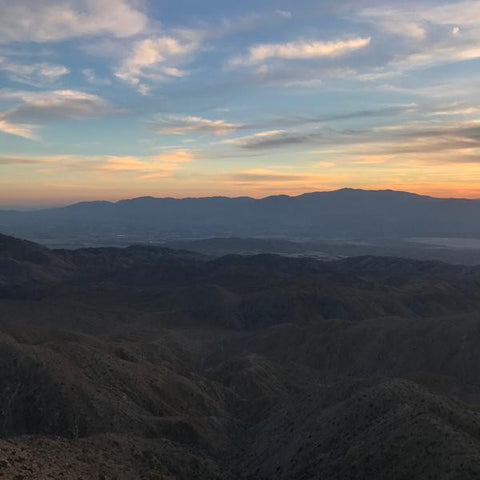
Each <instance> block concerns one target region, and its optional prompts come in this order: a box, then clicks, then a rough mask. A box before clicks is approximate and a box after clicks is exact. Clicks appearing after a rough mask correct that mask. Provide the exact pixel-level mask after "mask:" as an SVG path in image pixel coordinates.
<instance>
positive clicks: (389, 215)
mask: <svg viewBox="0 0 480 480" xmlns="http://www.w3.org/2000/svg"><path fill="white" fill-rule="evenodd" d="M0 231H3V232H5V233H9V234H12V235H17V236H22V237H23V238H36V239H41V238H44V237H49V236H50V237H51V236H55V237H57V238H58V237H62V236H63V237H68V236H72V237H73V236H78V235H83V236H85V235H103V236H110V237H112V238H113V237H115V236H120V235H129V236H134V235H138V236H139V237H140V238H146V237H148V236H154V237H156V238H167V239H168V238H183V237H186V238H201V237H205V236H210V237H211V236H224V237H225V236H227V237H228V236H243V237H255V236H265V237H274V236H282V237H286V238H292V239H301V238H309V239H315V238H335V239H338V238H340V239H352V238H356V239H362V238H402V237H429V236H433V237H434V236H447V237H448V236H455V237H480V200H466V199H444V198H433V197H427V196H420V195H416V194H411V193H406V192H396V191H390V190H385V191H367V190H353V189H342V190H337V191H333V192H315V193H308V194H303V195H300V196H296V197H290V196H287V195H280V196H272V197H267V198H263V199H258V200H257V199H253V198H248V197H241V198H227V197H208V198H186V199H174V198H153V197H142V198H135V199H131V200H122V201H119V202H115V203H112V202H83V203H77V204H74V205H70V206H67V207H62V208H51V209H44V210H36V211H6V210H3V211H0Z"/></svg>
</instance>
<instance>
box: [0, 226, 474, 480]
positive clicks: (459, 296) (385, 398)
mask: <svg viewBox="0 0 480 480" xmlns="http://www.w3.org/2000/svg"><path fill="white" fill-rule="evenodd" d="M479 311H480V267H466V266H454V265H448V264H445V263H441V262H436V261H429V262H422V261H416V260H408V259H402V258H394V257H373V256H363V257H355V258H347V259H341V260H334V261H328V262H327V261H320V260H317V259H312V258H289V257H285V256H278V255H270V254H262V255H252V256H240V255H226V256H223V257H211V256H206V255H202V254H199V253H191V252H189V251H186V250H172V249H168V248H158V247H153V246H141V245H138V246H132V247H129V248H124V249H123V248H84V249H78V250H52V249H48V248H45V247H42V246H40V245H37V244H35V243H32V242H27V241H22V240H18V239H15V238H12V237H7V236H2V235H0V387H1V394H0V412H1V417H0V477H1V478H6V479H23V480H34V479H35V480H44V479H51V478H62V479H65V480H73V479H75V480H78V479H80V478H83V479H98V480H100V479H103V480H105V479H108V480H113V479H117V480H139V479H141V480H191V479H192V478H195V479H198V480H298V479H304V480H310V479H312V480H320V479H321V480H347V479H350V480H353V479H366V478H368V479H370V480H384V479H386V478H388V479H391V480H404V479H407V478H408V479H409V480H424V479H435V480H437V479H440V480H444V479H445V480H453V479H455V480H470V479H471V480H473V479H478V478H480V409H479V405H480V363H479V361H478V345H479V344H480V322H479V317H478V312H479Z"/></svg>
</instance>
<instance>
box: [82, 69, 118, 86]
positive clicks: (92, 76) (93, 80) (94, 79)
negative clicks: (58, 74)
mask: <svg viewBox="0 0 480 480" xmlns="http://www.w3.org/2000/svg"><path fill="white" fill-rule="evenodd" d="M82 75H83V76H84V77H85V80H86V81H87V82H88V83H90V84H91V85H97V86H105V85H110V84H111V83H112V82H111V80H110V79H109V78H104V77H99V76H98V75H97V74H96V73H95V71H94V70H92V69H91V68H84V69H83V70H82Z"/></svg>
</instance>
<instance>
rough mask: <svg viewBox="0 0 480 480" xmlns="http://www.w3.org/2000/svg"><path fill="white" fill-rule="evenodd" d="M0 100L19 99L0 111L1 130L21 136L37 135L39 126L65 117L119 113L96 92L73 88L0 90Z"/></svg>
mask: <svg viewBox="0 0 480 480" xmlns="http://www.w3.org/2000/svg"><path fill="white" fill-rule="evenodd" d="M0 99H4V100H5V99H6V100H10V101H12V100H13V101H15V102H20V103H17V104H15V105H14V106H12V107H11V108H9V109H7V110H4V111H3V112H2V111H0V120H1V122H2V124H1V125H2V127H1V130H2V131H3V132H5V133H10V134H12V135H19V136H22V137H25V138H30V139H35V138H37V129H38V128H39V126H40V125H42V124H45V123H50V122H58V121H62V120H69V119H88V118H97V117H103V116H107V115H115V114H119V113H121V112H122V110H121V109H119V108H118V107H115V106H114V105H112V104H110V103H109V102H107V101H106V100H104V99H102V98H101V97H99V96H98V95H94V94H90V93H85V92H80V91H76V90H54V91H47V92H28V91H13V90H6V89H4V90H0Z"/></svg>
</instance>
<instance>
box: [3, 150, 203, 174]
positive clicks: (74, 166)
mask: <svg viewBox="0 0 480 480" xmlns="http://www.w3.org/2000/svg"><path fill="white" fill-rule="evenodd" d="M195 159H196V155H195V154H194V153H192V152H190V151H188V150H175V151H172V152H169V153H164V154H160V155H153V156H118V155H96V156H78V155H51V156H45V155H6V154H2V155H0V168H1V166H22V165H30V166H33V165H36V166H37V173H39V174H42V173H43V174H46V175H53V174H59V173H63V174H65V173H68V172H70V173H72V174H73V175H76V174H78V173H80V172H81V173H82V174H83V175H102V176H103V177H102V178H103V179H107V178H108V177H112V176H113V177H115V176H127V177H132V178H135V179H140V180H152V179H156V178H166V177H169V176H171V175H173V174H174V172H175V171H177V170H178V169H180V168H181V167H182V166H183V165H185V164H188V163H190V162H192V161H193V160H195Z"/></svg>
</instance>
